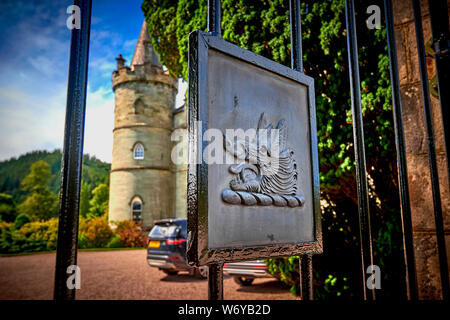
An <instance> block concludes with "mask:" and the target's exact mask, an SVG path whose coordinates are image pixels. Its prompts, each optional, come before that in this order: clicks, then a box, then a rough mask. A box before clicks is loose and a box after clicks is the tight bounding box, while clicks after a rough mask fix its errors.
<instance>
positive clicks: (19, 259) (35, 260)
mask: <svg viewBox="0 0 450 320" xmlns="http://www.w3.org/2000/svg"><path fill="white" fill-rule="evenodd" d="M78 265H79V267H80V269H81V289H80V290H78V291H77V296H76V297H77V299H139V300H140V299H167V300H169V299H179V300H186V299H197V300H203V299H207V296H208V295H207V281H206V280H200V279H197V278H195V277H192V276H189V275H188V273H187V272H186V273H180V274H179V275H177V276H168V275H166V274H165V273H163V272H161V271H159V270H157V269H155V268H150V267H149V266H148V265H147V262H146V251H145V250H143V249H141V250H115V251H98V252H79V253H78ZM54 267H55V253H43V254H32V255H24V256H15V257H0V299H2V300H4V299H52V297H53V277H54ZM224 298H225V299H226V300H233V299H242V300H280V299H289V300H291V299H295V297H294V296H293V295H292V294H291V293H290V292H289V288H287V287H286V286H284V285H283V284H281V283H280V282H278V281H277V280H275V279H272V278H264V279H256V280H255V281H254V282H253V285H252V286H250V287H240V286H238V285H237V284H235V283H234V281H233V279H232V278H231V277H225V279H224Z"/></svg>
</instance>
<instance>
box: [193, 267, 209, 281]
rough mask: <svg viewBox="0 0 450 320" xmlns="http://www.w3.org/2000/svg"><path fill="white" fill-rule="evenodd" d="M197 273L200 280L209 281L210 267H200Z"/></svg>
mask: <svg viewBox="0 0 450 320" xmlns="http://www.w3.org/2000/svg"><path fill="white" fill-rule="evenodd" d="M196 271H197V272H196V273H197V276H198V277H199V278H200V279H208V267H198V268H197V269H196Z"/></svg>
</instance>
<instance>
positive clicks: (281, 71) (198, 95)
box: [186, 30, 323, 266]
mask: <svg viewBox="0 0 450 320" xmlns="http://www.w3.org/2000/svg"><path fill="white" fill-rule="evenodd" d="M209 50H216V51H218V52H220V53H223V54H225V55H228V56H230V57H232V58H236V59H239V60H241V61H243V62H245V63H248V64H251V65H254V66H256V67H259V68H260V69H263V70H266V71H268V72H271V73H273V74H276V75H278V76H281V77H284V78H287V79H289V80H293V81H295V82H297V83H299V84H301V85H303V86H305V87H306V88H307V92H308V93H307V98H308V104H309V108H308V112H309V117H308V119H309V122H308V123H309V132H310V137H309V138H310V139H309V140H310V141H309V146H310V155H311V161H312V163H311V169H312V172H311V175H312V177H311V182H312V195H313V199H312V205H313V216H314V218H313V220H314V221H313V224H314V226H313V227H314V232H313V234H314V241H308V242H297V243H293V244H292V243H291V244H282V245H279V244H275V245H266V246H254V245H253V246H245V245H244V246H239V247H235V248H218V249H211V248H209V247H208V164H206V163H204V162H203V161H202V163H200V164H197V159H198V152H199V149H200V150H204V147H206V142H203V141H202V140H201V139H200V140H199V136H200V137H203V134H204V132H205V131H206V130H207V129H208V109H209V103H208V85H209V84H208V51H209ZM198 121H201V122H202V127H201V131H202V132H199V130H200V128H198V127H197V122H198ZM188 138H189V142H188V146H189V151H188V158H189V161H188V181H187V215H188V239H187V247H186V248H187V249H186V250H187V252H186V257H187V261H188V264H189V265H191V266H201V265H209V264H214V263H219V264H220V263H224V262H233V261H243V260H254V259H263V258H274V257H286V256H295V255H304V254H321V253H322V252H323V241H322V225H321V210H320V183H319V161H318V149H317V129H316V111H315V93H314V79H313V78H311V77H308V76H306V75H305V74H304V73H302V72H299V71H296V70H293V69H291V68H288V67H286V66H283V65H281V64H279V63H276V62H274V61H272V60H270V59H267V58H265V57H263V56H260V55H258V54H255V53H253V52H251V51H248V50H245V49H243V48H240V47H238V46H236V45H234V44H232V43H229V42H227V41H225V40H224V39H223V38H221V37H218V36H216V35H212V34H210V33H206V32H203V31H201V30H195V31H193V32H191V33H190V34H189V96H188ZM200 144H202V145H201V146H200ZM203 144H204V145H203ZM199 147H200V148H199Z"/></svg>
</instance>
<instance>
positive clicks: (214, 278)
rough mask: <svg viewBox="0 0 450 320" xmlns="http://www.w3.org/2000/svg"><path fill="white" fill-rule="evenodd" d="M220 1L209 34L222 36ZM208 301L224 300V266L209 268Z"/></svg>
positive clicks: (212, 1)
mask: <svg viewBox="0 0 450 320" xmlns="http://www.w3.org/2000/svg"><path fill="white" fill-rule="evenodd" d="M220 8H221V4H220V0H208V32H210V33H211V34H212V35H215V36H218V37H220V36H221V31H220ZM208 300H223V264H219V263H214V264H211V265H210V266H208Z"/></svg>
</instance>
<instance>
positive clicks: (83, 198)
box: [80, 181, 91, 217]
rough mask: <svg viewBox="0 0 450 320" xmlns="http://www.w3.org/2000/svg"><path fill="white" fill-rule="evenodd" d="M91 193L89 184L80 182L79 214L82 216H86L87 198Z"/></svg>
mask: <svg viewBox="0 0 450 320" xmlns="http://www.w3.org/2000/svg"><path fill="white" fill-rule="evenodd" d="M90 195H91V186H90V185H89V184H88V183H86V182H84V181H83V182H82V183H81V191H80V215H81V216H82V217H86V215H87V214H88V212H89V209H90V204H89V199H90Z"/></svg>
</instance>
